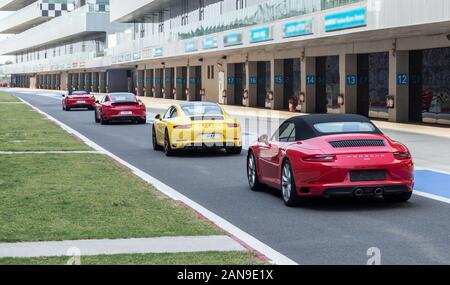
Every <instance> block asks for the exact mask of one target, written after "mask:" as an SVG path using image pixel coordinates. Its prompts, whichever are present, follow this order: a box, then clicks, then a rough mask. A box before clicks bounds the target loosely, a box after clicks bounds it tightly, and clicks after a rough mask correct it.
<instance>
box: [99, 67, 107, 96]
mask: <svg viewBox="0 0 450 285" xmlns="http://www.w3.org/2000/svg"><path fill="white" fill-rule="evenodd" d="M98 78H99V92H100V93H106V92H107V90H106V72H100V73H99V74H98Z"/></svg>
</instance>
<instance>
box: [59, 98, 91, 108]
mask: <svg viewBox="0 0 450 285" xmlns="http://www.w3.org/2000/svg"><path fill="white" fill-rule="evenodd" d="M77 101H79V100H67V101H66V107H69V108H95V101H94V100H84V101H85V102H84V103H78V102H77Z"/></svg>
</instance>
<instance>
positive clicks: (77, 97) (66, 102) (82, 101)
mask: <svg viewBox="0 0 450 285" xmlns="http://www.w3.org/2000/svg"><path fill="white" fill-rule="evenodd" d="M74 108H80V109H81V108H87V109H89V110H94V108H95V96H94V95H90V94H89V92H87V91H84V90H73V91H70V92H69V94H68V95H63V100H62V109H63V110H65V111H70V110H71V109H74Z"/></svg>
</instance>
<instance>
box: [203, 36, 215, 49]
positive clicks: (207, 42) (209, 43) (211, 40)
mask: <svg viewBox="0 0 450 285" xmlns="http://www.w3.org/2000/svg"><path fill="white" fill-rule="evenodd" d="M214 48H217V36H212V37H207V38H204V39H203V49H214Z"/></svg>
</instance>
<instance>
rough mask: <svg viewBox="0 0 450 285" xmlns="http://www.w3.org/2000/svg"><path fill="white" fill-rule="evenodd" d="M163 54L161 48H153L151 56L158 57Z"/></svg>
mask: <svg viewBox="0 0 450 285" xmlns="http://www.w3.org/2000/svg"><path fill="white" fill-rule="evenodd" d="M162 55H163V48H154V49H153V56H154V57H158V56H162Z"/></svg>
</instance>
